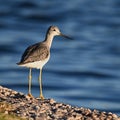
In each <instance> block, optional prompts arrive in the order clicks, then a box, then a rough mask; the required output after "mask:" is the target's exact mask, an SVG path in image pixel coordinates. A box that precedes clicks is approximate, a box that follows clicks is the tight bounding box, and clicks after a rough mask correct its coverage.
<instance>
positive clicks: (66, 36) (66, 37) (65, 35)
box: [60, 33, 73, 40]
mask: <svg viewBox="0 0 120 120" xmlns="http://www.w3.org/2000/svg"><path fill="white" fill-rule="evenodd" d="M60 36H63V37H65V38H67V39H71V40H73V39H72V38H71V37H69V36H67V35H64V34H62V33H60Z"/></svg>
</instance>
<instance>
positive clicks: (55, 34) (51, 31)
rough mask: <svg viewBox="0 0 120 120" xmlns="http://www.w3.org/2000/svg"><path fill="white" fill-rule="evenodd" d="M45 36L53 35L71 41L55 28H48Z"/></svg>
mask: <svg viewBox="0 0 120 120" xmlns="http://www.w3.org/2000/svg"><path fill="white" fill-rule="evenodd" d="M47 34H49V35H53V36H63V37H65V38H68V39H72V38H70V37H68V36H66V35H64V34H62V33H61V32H60V30H59V28H58V27H57V26H50V27H49V28H48V31H47Z"/></svg>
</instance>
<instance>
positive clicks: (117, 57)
mask: <svg viewBox="0 0 120 120" xmlns="http://www.w3.org/2000/svg"><path fill="white" fill-rule="evenodd" d="M50 25H57V26H58V27H59V28H60V29H61V31H62V32H63V33H64V34H67V35H70V36H72V37H73V38H74V40H67V39H64V38H61V37H55V39H54V41H53V45H52V49H51V58H50V61H49V62H48V63H47V64H46V65H45V67H44V69H43V89H44V91H43V92H44V95H45V97H46V98H54V99H55V100H57V101H59V102H65V103H69V104H71V105H75V106H83V107H87V108H91V109H99V110H104V111H111V112H113V113H116V114H118V115H120V1H119V0H104V1H103V0H101V1H98V0H69V1H63V0H60V1H56V0H52V1H50V0H41V1H39V0H34V1H33V0H29V1H28V0H10V1H9V0H4V1H3V0H1V1H0V56H1V57H0V85H4V86H6V87H9V88H12V89H14V90H17V91H20V92H23V93H25V94H27V92H28V80H27V76H28V69H26V68H21V67H18V66H17V65H16V63H17V62H19V60H20V58H21V55H22V53H23V52H24V50H25V48H26V47H27V46H29V45H31V44H34V43H36V42H39V41H42V40H43V39H44V36H45V33H46V30H47V28H48V27H49V26H50ZM38 74H39V71H38V70H33V81H32V93H33V95H34V96H36V97H38V96H39V85H38V80H37V79H38Z"/></svg>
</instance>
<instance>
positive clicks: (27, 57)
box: [17, 26, 71, 100]
mask: <svg viewBox="0 0 120 120" xmlns="http://www.w3.org/2000/svg"><path fill="white" fill-rule="evenodd" d="M54 36H63V37H65V38H68V39H71V38H70V37H68V36H66V35H64V34H62V33H61V32H60V30H59V28H58V27H57V26H50V27H49V28H48V30H47V33H46V37H45V40H44V41H43V42H38V43H36V44H33V45H31V46H29V47H28V48H27V49H26V50H25V51H24V53H23V55H22V57H21V61H20V62H19V63H17V64H18V65H19V66H22V67H27V68H29V76H28V80H29V87H28V95H29V96H30V97H33V96H32V94H31V81H32V68H36V69H40V74H39V77H38V80H39V86H40V99H42V100H43V99H44V96H43V92H42V68H43V66H44V65H45V64H46V63H47V62H48V60H49V58H50V48H51V44H52V41H53V38H54Z"/></svg>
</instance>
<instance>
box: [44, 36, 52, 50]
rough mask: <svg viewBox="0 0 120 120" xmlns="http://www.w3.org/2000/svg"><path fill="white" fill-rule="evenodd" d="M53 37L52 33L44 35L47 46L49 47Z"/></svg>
mask: <svg viewBox="0 0 120 120" xmlns="http://www.w3.org/2000/svg"><path fill="white" fill-rule="evenodd" d="M53 38H54V36H53V35H46V38H45V43H46V44H47V46H48V47H49V48H51V45H52V41H53Z"/></svg>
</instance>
